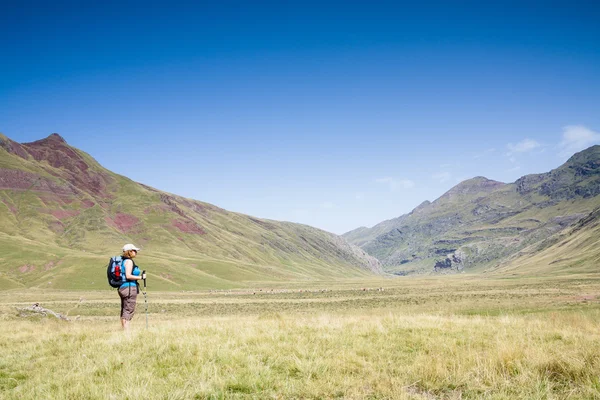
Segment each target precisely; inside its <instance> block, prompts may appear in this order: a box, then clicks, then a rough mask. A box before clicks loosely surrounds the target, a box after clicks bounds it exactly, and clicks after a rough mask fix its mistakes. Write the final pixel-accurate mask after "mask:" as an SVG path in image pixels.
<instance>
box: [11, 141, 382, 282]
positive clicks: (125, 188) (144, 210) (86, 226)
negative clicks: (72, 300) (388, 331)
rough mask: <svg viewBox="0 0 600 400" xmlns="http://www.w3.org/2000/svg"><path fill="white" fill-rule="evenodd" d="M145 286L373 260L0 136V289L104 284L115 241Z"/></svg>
mask: <svg viewBox="0 0 600 400" xmlns="http://www.w3.org/2000/svg"><path fill="white" fill-rule="evenodd" d="M128 242H132V243H134V244H136V245H137V246H140V247H141V248H142V251H141V252H140V255H139V259H138V263H139V264H140V266H141V267H142V268H145V269H147V270H148V272H149V276H150V277H151V279H152V280H151V282H152V285H153V287H154V288H155V289H164V290H180V289H181V290H183V289H201V288H211V289H213V288H229V287H240V286H253V285H256V283H257V282H261V283H265V282H288V281H315V280H331V279H341V278H352V277H365V276H372V275H373V274H378V273H380V272H381V269H380V263H379V261H378V260H377V259H375V258H374V257H372V256H369V255H368V254H367V253H366V252H365V251H364V250H362V249H360V248H359V247H357V246H354V245H351V244H349V243H348V242H347V241H346V240H345V239H343V238H341V237H340V236H337V235H334V234H332V233H329V232H325V231H323V230H320V229H316V228H313V227H310V226H306V225H301V224H295V223H289V222H278V221H272V220H267V219H261V218H254V217H251V216H247V215H243V214H239V213H235V212H230V211H227V210H224V209H222V208H219V207H217V206H214V205H211V204H208V203H204V202H201V201H197V200H192V199H188V198H184V197H181V196H177V195H175V194H171V193H166V192H163V191H161V190H158V189H155V188H152V187H149V186H146V185H143V184H140V183H137V182H134V181H132V180H131V179H128V178H127V177H124V176H121V175H118V174H115V173H113V172H111V171H109V170H107V169H105V168H103V167H102V166H101V165H100V164H99V163H98V162H97V161H96V160H94V159H93V158H92V157H91V156H90V155H89V154H87V153H85V152H83V151H81V150H78V149H76V148H74V147H72V146H70V145H69V144H68V143H67V142H66V141H65V140H64V139H63V138H62V137H61V136H60V135H58V134H52V135H50V136H48V137H47V138H45V139H42V140H38V141H35V142H32V143H23V144H21V143H17V142H15V141H13V140H11V139H9V138H8V137H6V136H4V135H0V248H1V249H2V252H0V289H8V288H19V287H39V288H55V289H63V288H70V289H78V288H81V289H83V288H85V289H102V288H107V287H108V285H107V283H106V268H105V264H106V263H107V262H108V259H109V258H110V257H111V256H113V255H115V254H119V253H120V248H121V247H122V246H123V244H125V243H128Z"/></svg>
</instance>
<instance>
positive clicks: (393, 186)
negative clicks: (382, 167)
mask: <svg viewBox="0 0 600 400" xmlns="http://www.w3.org/2000/svg"><path fill="white" fill-rule="evenodd" d="M375 182H377V183H382V184H384V185H388V187H389V188H390V190H391V191H392V192H395V191H397V190H398V189H412V188H414V187H415V183H414V182H413V181H411V180H410V179H400V180H397V179H395V178H391V177H385V178H378V179H375Z"/></svg>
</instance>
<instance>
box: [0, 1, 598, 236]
mask: <svg viewBox="0 0 600 400" xmlns="http://www.w3.org/2000/svg"><path fill="white" fill-rule="evenodd" d="M83 3H88V2H60V1H57V2H39V3H38V2H27V1H24V2H3V5H2V12H1V13H0V50H1V54H2V60H1V62H0V132H2V133H4V134H6V135H7V136H8V137H10V138H12V139H13V140H16V141H19V142H28V141H33V140H37V139H40V138H42V137H46V136H48V135H49V134H50V133H53V132H58V133H60V134H61V135H62V136H63V137H64V138H65V139H66V140H67V141H68V142H69V143H70V144H71V145H73V146H75V147H78V148H80V149H82V150H84V151H86V152H88V153H89V154H91V155H92V156H93V157H95V158H96V159H97V160H98V161H99V162H100V163H102V164H103V165H104V166H105V167H107V168H109V169H111V170H112V171H115V172H117V173H120V174H123V175H126V176H128V177H130V178H132V179H134V180H136V181H139V182H142V183H145V184H147V185H151V186H154V187H156V188H159V189H161V190H165V191H169V192H173V193H176V194H180V195H183V196H187V197H191V198H195V199H198V200H202V201H206V202H209V203H212V204H215V205H218V206H220V207H223V208H226V209H228V210H231V211H237V212H242V213H245V214H250V215H254V216H259V217H264V218H271V219H277V220H287V221H294V222H301V223H305V224H309V225H313V226H316V227H319V228H323V229H326V230H328V231H332V232H335V233H343V232H346V231H348V230H351V229H354V228H356V227H359V226H363V225H364V226H372V225H374V224H376V223H378V222H381V221H383V220H385V219H389V218H394V217H397V216H399V215H401V214H404V213H407V212H409V211H410V210H411V209H412V208H414V207H415V206H417V205H418V204H419V203H421V202H422V201H423V200H434V199H435V198H437V197H439V196H440V195H441V194H443V193H444V192H445V191H446V190H448V189H449V188H451V187H452V186H454V185H455V184H456V183H458V182H459V181H461V180H463V179H467V178H471V177H474V176H481V175H482V176H486V177H488V178H490V179H495V180H500V181H503V182H512V181H514V180H516V179H517V178H519V177H520V176H522V175H525V174H528V173H538V172H545V171H548V170H550V169H552V168H555V167H557V166H558V165H560V164H561V163H562V162H564V161H565V160H566V158H567V157H568V156H569V155H571V154H573V153H574V152H576V151H578V150H581V149H583V148H585V147H588V146H590V145H592V144H597V143H600V112H599V111H600V24H599V23H598V21H599V20H600V6H598V5H597V4H598V3H597V2H591V1H588V2H581V1H569V2H552V1H545V2H526V1H519V2H516V1H511V2H506V1H504V2H480V1H478V2H469V1H457V2H450V1H444V2H427V1H424V2H419V3H418V4H419V5H416V2H415V3H413V2H407V3H404V2H400V1H397V2H377V1H374V2H366V1H365V2H352V1H346V2H327V1H320V2H310V1H303V2H281V1H279V2H260V1H253V2H250V1H248V2H232V1H223V2H211V3H206V4H202V3H198V4H195V5H178V4H177V2H169V3H166V2H164V3H159V2H101V3H100V2H97V3H96V5H92V4H83ZM89 3H92V2H89ZM213 3H219V4H218V5H216V4H213ZM482 3H493V4H482ZM595 3H596V4H595Z"/></svg>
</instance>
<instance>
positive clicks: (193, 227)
mask: <svg viewBox="0 0 600 400" xmlns="http://www.w3.org/2000/svg"><path fill="white" fill-rule="evenodd" d="M171 225H172V226H174V227H175V228H177V229H179V231H181V232H183V233H191V234H195V235H204V234H206V231H205V230H204V229H202V227H201V226H200V225H198V224H197V223H196V222H194V221H182V220H175V221H173V222H171Z"/></svg>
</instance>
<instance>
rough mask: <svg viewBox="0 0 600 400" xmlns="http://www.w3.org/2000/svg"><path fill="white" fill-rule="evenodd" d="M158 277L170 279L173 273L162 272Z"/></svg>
mask: <svg viewBox="0 0 600 400" xmlns="http://www.w3.org/2000/svg"><path fill="white" fill-rule="evenodd" d="M160 277H161V278H164V279H171V278H173V275H171V274H164V273H163V274H160Z"/></svg>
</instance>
